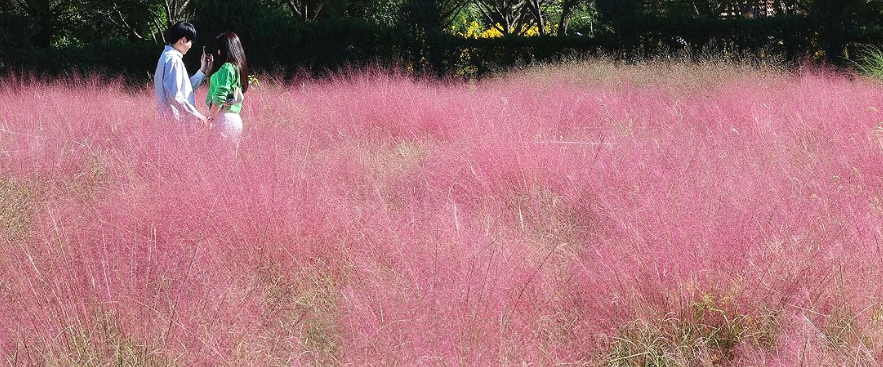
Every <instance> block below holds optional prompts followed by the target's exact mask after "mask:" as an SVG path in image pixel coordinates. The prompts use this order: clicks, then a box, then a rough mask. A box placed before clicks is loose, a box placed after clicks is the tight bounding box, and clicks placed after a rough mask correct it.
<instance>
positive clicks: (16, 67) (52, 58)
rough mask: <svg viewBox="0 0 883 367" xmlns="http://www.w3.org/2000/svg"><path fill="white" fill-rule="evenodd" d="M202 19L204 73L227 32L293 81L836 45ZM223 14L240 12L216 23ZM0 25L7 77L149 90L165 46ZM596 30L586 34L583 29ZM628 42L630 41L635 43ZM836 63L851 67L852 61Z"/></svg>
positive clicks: (716, 36) (715, 29) (809, 22)
mask: <svg viewBox="0 0 883 367" xmlns="http://www.w3.org/2000/svg"><path fill="white" fill-rule="evenodd" d="M219 4H227V5H216V6H214V7H211V8H209V9H204V10H203V11H202V13H201V14H202V15H201V17H200V18H199V19H196V20H195V21H194V24H195V25H196V26H197V29H198V30H199V33H200V39H199V40H197V42H196V44H195V45H194V52H191V53H190V54H188V55H187V56H186V57H185V62H187V63H188V68H190V70H195V69H196V68H197V66H198V65H197V62H198V53H199V49H200V46H202V45H203V44H207V43H209V42H211V40H212V39H213V37H214V36H215V35H217V34H220V33H221V32H222V31H225V30H233V31H236V32H237V33H238V34H239V35H240V37H241V38H242V41H243V44H244V46H245V48H246V54H247V55H248V58H249V63H250V66H251V67H252V70H255V71H258V72H260V71H263V72H273V73H274V74H276V75H284V76H287V77H291V76H293V75H296V74H298V73H306V74H310V75H323V74H327V73H333V72H336V71H339V70H342V69H353V68H355V69H358V68H363V67H368V66H374V65H381V66H383V67H390V68H398V69H400V70H403V71H406V72H409V73H414V74H430V75H438V76H466V77H480V76H482V75H486V74H488V73H493V72H496V71H501V70H505V69H508V68H511V67H516V66H523V65H528V64H532V63H537V62H555V61H560V60H564V59H575V58H582V57H586V56H592V55H597V54H605V55H611V56H615V57H622V58H644V57H654V56H658V55H660V54H666V53H673V52H681V53H686V54H688V55H692V56H694V57H696V58H700V57H707V56H718V57H751V58H759V59H760V58H768V57H773V56H775V57H778V58H780V59H782V60H783V61H786V62H789V61H790V62H802V61H805V60H824V57H825V56H826V55H825V54H824V51H825V50H830V47H829V46H830V45H827V44H825V43H824V41H825V39H820V38H819V34H822V33H821V30H823V29H824V28H823V25H822V24H820V23H819V22H818V21H816V20H813V19H811V18H808V17H799V16H792V17H773V18H760V19H732V20H728V19H704V18H690V17H666V18H661V17H643V18H641V19H639V20H638V21H636V23H635V24H633V25H632V27H633V29H632V32H634V34H636V35H637V38H635V40H636V42H629V43H625V42H623V39H622V37H620V36H619V35H617V34H615V33H612V32H598V33H596V34H595V35H594V36H593V37H577V36H562V37H554V36H546V37H530V38H525V37H504V38H496V39H462V38H458V37H454V36H451V35H447V34H443V33H439V32H435V31H433V30H431V29H424V28H421V27H420V26H416V25H407V24H406V25H402V26H398V27H381V26H376V25H373V24H370V23H367V22H363V21H358V20H346V19H342V20H326V21H322V22H316V23H299V22H296V21H294V20H292V19H290V18H286V17H282V16H278V15H273V13H272V12H269V11H264V10H262V9H260V8H255V7H245V6H243V5H242V4H247V2H230V3H226V2H223V1H220V2H219ZM221 14H239V16H238V17H232V18H231V17H227V18H225V21H224V22H212V21H210V20H211V19H218V18H220V17H221ZM0 26H3V28H4V29H9V30H14V31H15V32H18V33H17V34H16V33H15V32H13V31H10V32H6V33H4V34H2V35H0V73H3V72H7V73H8V72H10V71H14V72H22V71H25V72H32V71H33V72H37V73H40V74H46V75H49V76H55V75H62V74H68V73H80V74H86V73H98V74H101V75H108V76H112V77H123V78H125V79H126V80H129V81H132V82H135V83H140V82H146V81H147V80H149V78H150V75H151V74H152V73H153V70H154V68H155V65H156V60H157V57H158V56H159V53H160V51H161V50H162V46H161V45H157V44H155V43H150V42H143V43H137V42H134V43H133V42H126V41H107V42H97V43H91V44H86V45H82V46H78V47H67V48H35V47H31V46H29V45H27V44H25V43H23V42H22V40H23V39H27V38H28V32H31V31H32V30H31V29H30V28H29V27H28V23H27V20H26V19H23V18H16V17H11V16H0ZM575 31H582V32H583V33H588V32H587V31H586V30H575ZM881 41H883V32H881V29H880V28H879V27H862V28H861V29H855V30H848V31H847V32H843V38H842V39H840V40H838V41H837V42H840V43H839V44H840V45H842V46H841V47H842V49H843V53H844V54H846V55H849V54H850V52H854V50H855V49H856V48H857V47H859V46H861V45H864V44H881ZM626 44H628V45H627V46H626ZM825 61H828V62H834V63H837V62H844V63H845V60H844V59H842V58H839V59H833V60H831V59H828V60H825Z"/></svg>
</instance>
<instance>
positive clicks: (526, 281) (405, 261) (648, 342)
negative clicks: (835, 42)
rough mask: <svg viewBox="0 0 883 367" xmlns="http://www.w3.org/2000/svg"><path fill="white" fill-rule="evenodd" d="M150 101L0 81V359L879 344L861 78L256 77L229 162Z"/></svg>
mask: <svg viewBox="0 0 883 367" xmlns="http://www.w3.org/2000/svg"><path fill="white" fill-rule="evenodd" d="M203 93H205V89H204V87H203V89H200V90H199V93H198V95H197V100H198V101H199V100H202V99H203V98H204V94H203ZM153 98H154V97H153V95H152V90H148V89H144V90H139V91H130V90H126V89H124V88H123V87H121V86H120V85H117V84H110V85H104V84H101V83H99V82H97V81H94V80H81V81H78V82H72V83H54V84H47V83H42V82H33V81H14V82H7V84H5V85H3V86H2V87H0V241H2V242H0V245H2V246H3V251H2V252H0V354H2V355H3V357H4V359H3V361H4V362H8V363H9V364H11V365H13V366H19V365H21V366H26V365H59V366H61V365H146V366H172V365H174V366H190V365H204V366H217V365H234V366H240V365H253V366H270V365H279V366H281V365H285V366H289V365H343V364H355V365H478V366H486V365H524V364H534V365H555V364H558V363H563V364H567V363H572V364H587V365H617V366H618V365H656V364H660V365H661V364H665V365H684V366H690V365H709V364H711V365H781V366H794V365H840V364H850V365H851V364H876V363H881V362H883V282H881V279H883V253H881V245H883V225H881V223H883V143H881V141H883V140H881V139H883V125H879V123H881V121H883V88H881V86H880V85H879V84H876V83H873V82H869V81H863V80H857V79H851V78H848V77H845V76H838V75H831V74H829V73H825V72H818V71H815V72H804V73H799V74H786V73H775V72H770V71H753V70H751V69H750V68H747V67H740V66H734V65H724V64H703V65H668V66H666V65H643V64H642V65H637V66H617V65H614V64H611V63H606V62H601V61H599V62H593V63H585V64H573V65H564V66H558V67H554V68H553V67H549V68H542V69H533V70H528V71H525V72H522V73H519V74H512V75H508V76H503V77H500V78H497V79H494V80H488V81H484V82H475V83H447V82H422V81H413V80H410V79H408V78H404V77H399V76H391V75H388V74H384V73H364V74H354V75H350V76H345V77H338V78H332V79H328V80H311V81H304V82H302V83H295V84H290V85H282V84H281V83H277V82H273V81H271V80H264V83H262V85H260V86H256V87H253V88H252V89H251V90H250V91H249V93H248V94H247V97H246V102H245V108H244V109H243V113H242V116H243V120H244V124H245V133H244V136H243V140H242V145H241V148H240V151H239V153H238V157H236V158H231V157H230V156H229V155H227V154H224V153H223V152H219V151H218V150H217V148H218V147H217V146H216V145H212V144H211V143H209V142H207V139H206V135H205V133H204V132H203V131H200V130H195V131H189V132H188V131H184V130H182V129H179V128H178V127H176V126H168V125H166V124H162V123H157V122H154V120H153V116H154V100H153Z"/></svg>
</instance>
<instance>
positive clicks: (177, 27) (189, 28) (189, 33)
mask: <svg viewBox="0 0 883 367" xmlns="http://www.w3.org/2000/svg"><path fill="white" fill-rule="evenodd" d="M181 37H184V38H186V39H187V40H188V41H193V40H196V28H194V27H193V24H190V23H187V22H178V23H175V24H174V25H172V26H171V27H169V30H168V31H166V42H168V43H169V44H170V45H171V44H173V43H175V42H178V40H179V39H181Z"/></svg>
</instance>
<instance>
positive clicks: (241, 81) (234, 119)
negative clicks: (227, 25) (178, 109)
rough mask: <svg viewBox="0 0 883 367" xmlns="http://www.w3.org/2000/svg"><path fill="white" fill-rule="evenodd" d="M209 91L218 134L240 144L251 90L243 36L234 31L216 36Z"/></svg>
mask: <svg viewBox="0 0 883 367" xmlns="http://www.w3.org/2000/svg"><path fill="white" fill-rule="evenodd" d="M209 75H210V79H209V91H208V96H206V99H205V104H206V105H208V108H209V121H210V122H211V129H212V132H213V133H214V135H215V136H217V137H220V138H222V139H223V140H228V141H230V142H231V143H232V144H233V147H234V148H238V147H239V140H240V137H241V136H242V118H240V117H239V112H240V111H242V95H243V94H244V93H245V92H246V91H248V62H246V60H245V51H243V49H242V43H241V42H240V41H239V36H237V35H236V33H233V32H226V33H221V34H220V35H218V36H217V37H215V57H214V63H213V65H212V69H211V71H210V73H209Z"/></svg>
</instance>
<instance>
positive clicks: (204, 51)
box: [202, 46, 205, 55]
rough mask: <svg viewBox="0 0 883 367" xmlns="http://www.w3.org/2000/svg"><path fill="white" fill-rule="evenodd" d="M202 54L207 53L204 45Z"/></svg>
mask: <svg viewBox="0 0 883 367" xmlns="http://www.w3.org/2000/svg"><path fill="white" fill-rule="evenodd" d="M202 54H203V55H205V46H202Z"/></svg>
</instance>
